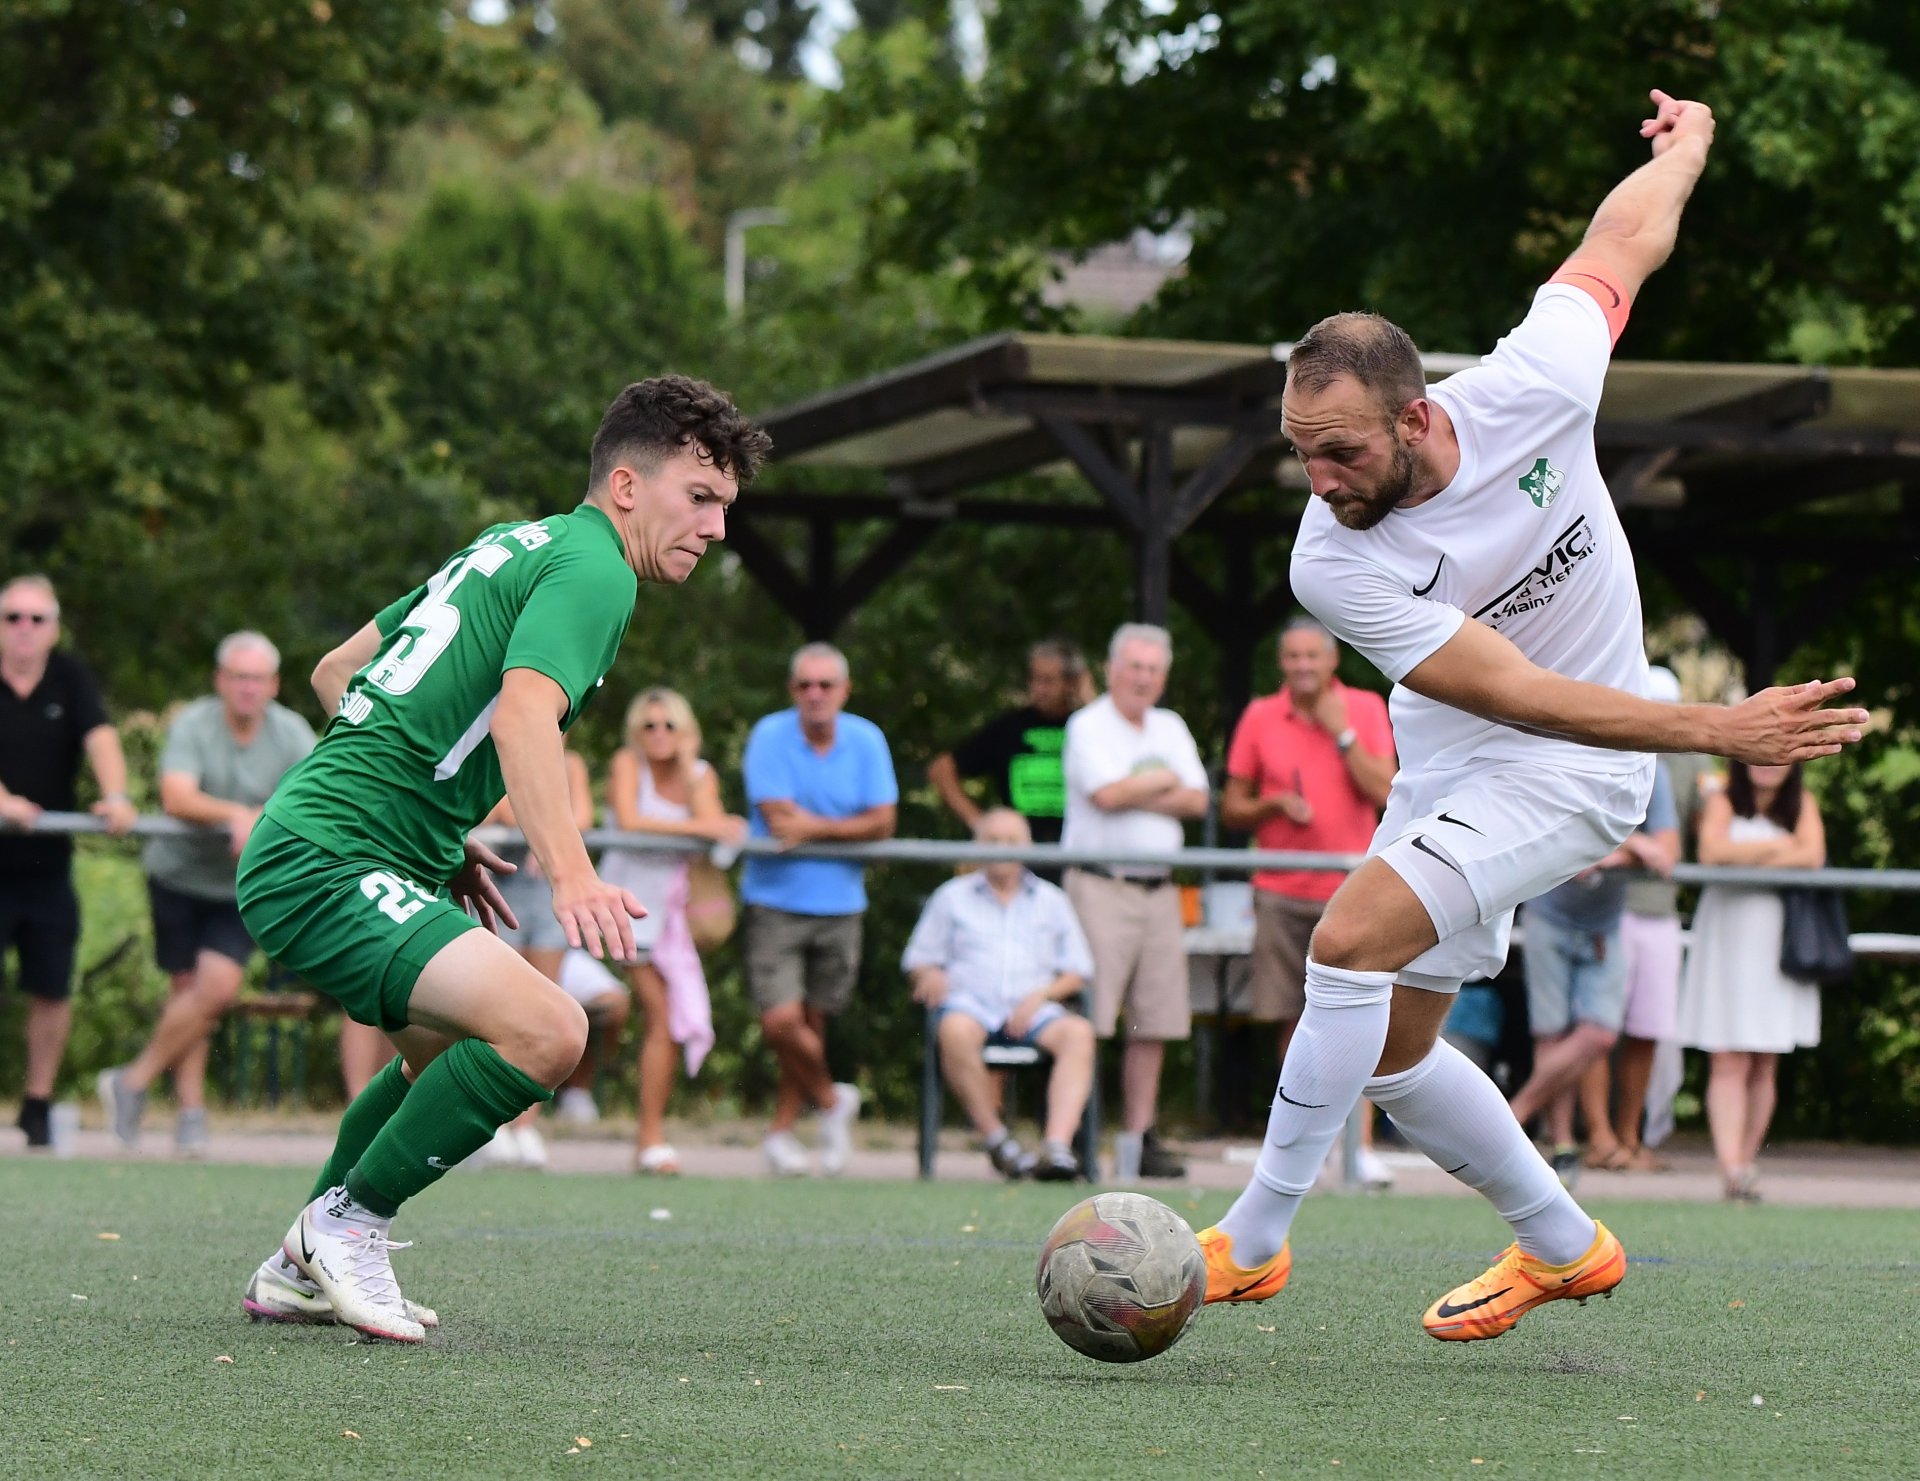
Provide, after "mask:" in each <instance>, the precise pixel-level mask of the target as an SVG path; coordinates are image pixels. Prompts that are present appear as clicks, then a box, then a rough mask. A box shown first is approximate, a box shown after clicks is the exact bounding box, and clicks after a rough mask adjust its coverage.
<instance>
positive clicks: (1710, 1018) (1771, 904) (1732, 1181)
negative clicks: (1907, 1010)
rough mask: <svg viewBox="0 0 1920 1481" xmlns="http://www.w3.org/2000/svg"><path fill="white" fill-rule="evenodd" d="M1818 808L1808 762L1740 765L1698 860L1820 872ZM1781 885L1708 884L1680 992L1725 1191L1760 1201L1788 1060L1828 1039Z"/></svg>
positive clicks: (1706, 829)
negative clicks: (1787, 956)
mask: <svg viewBox="0 0 1920 1481" xmlns="http://www.w3.org/2000/svg"><path fill="white" fill-rule="evenodd" d="M1826 861H1827V842H1826V833H1825V830H1824V829H1823V828H1822V826H1821V823H1820V809H1819V808H1818V807H1817V806H1816V805H1815V804H1814V800H1813V797H1812V795H1811V794H1810V793H1808V792H1807V791H1806V790H1805V789H1804V788H1803V787H1802V786H1801V778H1800V768H1799V766H1797V765H1795V766H1790V767H1789V766H1745V765H1742V764H1741V763H1740V762H1738V761H1735V762H1733V763H1731V765H1730V767H1729V770H1728V773H1727V786H1726V790H1725V791H1723V792H1721V793H1718V794H1717V795H1715V796H1713V797H1710V798H1708V799H1707V802H1706V805H1705V807H1704V808H1703V810H1702V811H1701V814H1700V862H1701V863H1702V864H1733V865H1741V866H1745V867H1748V868H1759V869H1818V868H1820V867H1821V866H1822V865H1824V864H1825V863H1826ZM1783 917H1784V911H1783V907H1782V905H1781V902H1780V893H1779V891H1778V890H1771V889H1765V888H1759V887H1754V886H1747V885H1719V884H1716V885H1708V886H1707V887H1706V888H1705V889H1703V890H1702V891H1701V892H1700V908H1699V909H1698V910H1696V911H1695V912H1694V917H1693V946H1692V950H1691V951H1690V952H1689V954H1688V957H1687V968H1686V975H1685V977H1684V978H1683V979H1682V982H1681V989H1680V1014H1679V1036H1680V1042H1681V1043H1682V1044H1684V1045H1686V1046H1687V1047H1688V1048H1691V1049H1701V1050H1705V1051H1706V1053H1707V1056H1708V1064H1709V1068H1708V1076H1707V1126H1708V1129H1709V1130H1710V1131H1711V1132H1712V1133H1713V1152H1714V1157H1715V1158H1716V1159H1717V1160H1718V1162H1719V1164H1720V1173H1721V1176H1722V1177H1723V1178H1725V1180H1726V1196H1727V1197H1728V1198H1730V1199H1734V1200H1737V1201H1740V1202H1757V1201H1758V1199H1759V1196H1760V1195H1759V1194H1758V1193H1757V1192H1756V1191H1755V1189H1754V1181H1755V1174H1754V1161H1755V1159H1756V1158H1757V1157H1758V1156H1759V1153H1760V1145H1761V1143H1762V1142H1764V1141H1765V1140H1766V1135H1767V1123H1768V1122H1769V1121H1771V1120H1772V1118H1773V1107H1774V1100H1775V1082H1776V1079H1777V1077H1778V1073H1779V1067H1780V1056H1781V1055H1782V1054H1789V1053H1791V1052H1792V1051H1793V1050H1795V1049H1799V1048H1810V1047H1811V1046H1813V1045H1815V1044H1817V1043H1819V1042H1820V992H1819V989H1818V988H1816V987H1814V986H1813V985H1812V984H1810V983H1805V982H1799V981H1796V980H1795V979H1794V978H1791V977H1789V976H1787V975H1786V974H1785V973H1784V972H1782V971H1781V970H1780V940H1781V934H1782V929H1783Z"/></svg>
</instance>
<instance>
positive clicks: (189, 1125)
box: [173, 1109, 210, 1159]
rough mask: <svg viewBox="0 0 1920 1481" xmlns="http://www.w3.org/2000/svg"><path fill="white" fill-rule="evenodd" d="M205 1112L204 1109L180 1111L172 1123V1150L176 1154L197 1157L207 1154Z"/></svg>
mask: <svg viewBox="0 0 1920 1481" xmlns="http://www.w3.org/2000/svg"><path fill="white" fill-rule="evenodd" d="M209 1140H210V1138H209V1136H208V1134H207V1113H206V1112H205V1111H204V1110H198V1109H196V1110H191V1111H182V1112H181V1113H180V1118H179V1120H177V1121H175V1122H174V1124H173V1150H174V1152H175V1154H176V1155H178V1156H181V1157H189V1158H194V1159H199V1158H202V1157H205V1156H206V1155H207V1144H208V1142H209Z"/></svg>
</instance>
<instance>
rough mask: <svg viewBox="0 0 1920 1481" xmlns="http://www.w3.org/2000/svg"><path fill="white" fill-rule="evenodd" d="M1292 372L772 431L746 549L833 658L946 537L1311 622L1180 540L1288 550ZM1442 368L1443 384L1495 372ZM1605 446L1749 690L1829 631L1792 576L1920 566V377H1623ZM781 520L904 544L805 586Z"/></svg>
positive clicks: (1669, 569)
mask: <svg viewBox="0 0 1920 1481" xmlns="http://www.w3.org/2000/svg"><path fill="white" fill-rule="evenodd" d="M1289 349H1290V346H1288V345H1286V344H1278V345H1260V344H1224V343H1202V342H1192V341H1182V340H1147V339H1119V338H1106V337H1098V336H1082V335H1052V334H996V335H991V336H987V337H985V338H981V339H976V340H972V341H969V342H967V343H965V344H962V345H958V346H956V347H954V348H951V349H948V350H944V351H941V352H940V353H937V354H934V355H929V356H927V357H926V358H924V359H921V360H917V361H914V362H912V363H910V364H907V365H903V366H900V367H899V368H897V369H894V370H890V371H887V372H884V373H882V374H879V375H874V376H869V377H867V378H866V379H864V380H859V381H855V382H852V383H850V384H848V385H845V386H841V387H837V388H835V389H833V390H830V391H826V392H823V393H821V394H819V395H816V396H812V397H809V398H807V399H806V400H804V401H800V402H796V403H794V404H792V405H790V406H785V407H782V408H780V409H779V410H777V411H775V412H773V413H772V414H771V415H769V416H767V417H765V418H764V419H763V422H764V425H765V426H766V427H767V429H768V430H769V431H770V432H771V433H772V434H773V439H774V454H773V459H774V461H773V464H772V468H771V470H770V472H771V475H772V476H771V477H769V479H768V480H767V488H766V490H765V491H764V492H759V491H757V492H756V494H755V496H754V498H753V499H752V500H751V501H750V502H749V504H748V505H747V506H743V507H744V508H745V510H746V512H747V514H748V518H747V519H746V520H744V521H741V524H742V525H744V526H745V527H746V528H745V529H744V530H743V531H742V533H743V534H744V535H745V536H746V538H745V540H744V541H741V540H739V539H738V538H737V537H736V540H735V541H734V542H730V543H735V544H736V546H737V548H738V549H739V551H740V554H741V555H742V557H743V559H744V560H745V562H746V564H747V565H748V567H749V569H751V570H753V571H754V573H755V575H756V576H759V577H760V578H761V579H762V580H763V581H765V582H766V583H767V584H768V585H769V588H770V589H771V590H773V592H774V595H775V596H776V598H777V599H779V600H781V601H782V602H783V604H785V605H787V606H788V607H789V609H790V610H792V611H793V612H794V613H795V615H796V616H797V617H799V618H800V619H801V620H802V622H803V624H804V625H806V626H807V627H808V628H809V630H810V631H811V632H814V633H815V634H816V635H824V634H825V633H826V632H830V631H831V629H832V628H833V627H834V626H836V625H837V623H838V622H839V620H841V619H842V618H844V617H845V616H846V615H847V614H848V613H849V612H850V611H852V610H853V608H854V606H857V604H858V603H859V602H860V601H863V600H864V599H865V597H866V596H867V595H870V594H871V591H872V589H873V588H874V587H875V586H877V585H878V583H879V582H880V581H883V580H885V579H886V577H887V575H888V574H890V572H891V571H892V570H894V569H897V568H898V567H899V565H901V564H903V563H904V561H905V560H906V559H908V558H910V556H911V554H912V552H913V550H914V549H917V548H918V546H919V545H920V544H921V543H924V541H925V540H926V539H928V538H931V537H932V535H933V534H934V533H935V532H936V531H937V529H938V528H939V527H940V526H941V525H942V524H943V523H945V522H950V521H952V520H955V519H972V520H1006V521H1020V522H1027V523H1045V522H1051V523H1061V524H1097V525H1105V526H1108V527H1110V528H1116V529H1118V530H1120V531H1122V532H1123V533H1125V534H1126V535H1127V536H1128V537H1129V538H1130V539H1131V540H1132V542H1133V545H1134V551H1135V568H1136V609H1137V612H1138V615H1140V616H1141V617H1143V618H1145V619H1147V620H1153V621H1164V620H1165V617H1166V613H1167V610H1168V605H1169V603H1170V601H1173V600H1179V601H1180V602H1181V603H1182V604H1183V605H1186V606H1188V607H1190V608H1193V609H1194V610H1195V611H1196V613H1197V614H1198V615H1199V616H1200V617H1201V618H1202V620H1203V621H1205V622H1206V623H1207V625H1208V626H1209V627H1211V628H1215V629H1216V630H1217V629H1218V628H1220V627H1221V626H1222V625H1223V624H1229V623H1231V624H1239V625H1245V624H1249V623H1251V624H1252V625H1254V627H1255V629H1256V631H1264V630H1265V628H1267V627H1271V626H1272V625H1273V623H1274V622H1276V621H1277V620H1278V619H1279V617H1280V616H1282V615H1284V612H1285V610H1286V608H1287V607H1288V606H1289V605H1290V604H1291V594H1290V593H1289V592H1287V591H1286V590H1285V589H1284V583H1282V586H1281V588H1280V589H1278V590H1272V591H1267V592H1250V591H1245V590H1234V589H1233V587H1234V586H1235V584H1236V583H1235V581H1234V579H1233V578H1232V576H1231V575H1230V576H1229V578H1228V581H1227V589H1225V590H1222V589H1219V588H1218V587H1211V588H1209V587H1207V586H1206V584H1205V583H1203V582H1201V581H1200V580H1199V578H1198V577H1197V576H1196V575H1195V574H1194V572H1193V570H1192V568H1191V567H1190V565H1189V564H1188V563H1186V562H1184V561H1183V560H1182V559H1181V557H1180V554H1179V551H1178V549H1177V543H1178V542H1179V541H1181V540H1182V539H1183V538H1184V537H1186V536H1188V535H1189V534H1190V533H1205V532H1207V531H1208V530H1209V529H1213V530H1215V531H1217V532H1219V533H1226V532H1227V530H1228V529H1229V527H1231V529H1232V530H1233V531H1234V533H1235V536H1236V538H1240V537H1244V536H1245V535H1246V533H1247V532H1248V531H1249V530H1253V531H1257V532H1258V533H1259V534H1260V535H1261V536H1262V538H1263V539H1264V538H1266V537H1268V536H1271V537H1272V538H1276V539H1279V540H1281V541H1283V542H1285V541H1287V540H1290V538H1291V535H1292V531H1293V529H1294V527H1295V526H1296V524H1297V522H1298V516H1299V510H1300V508H1301V507H1302V505H1303V504H1304V501H1305V498H1306V490H1305V484H1304V481H1303V478H1302V476H1301V475H1300V473H1299V470H1298V469H1297V468H1296V467H1295V466H1294V465H1293V463H1292V461H1291V459H1289V458H1287V456H1286V453H1287V448H1286V443H1285V440H1284V438H1283V437H1282V435H1281V432H1280V424H1279V401H1280V393H1281V390H1282V389H1283V387H1284V385H1285V381H1286V360H1287V354H1288V351H1289ZM1425 359H1426V365H1427V372H1428V379H1429V380H1430V381H1432V380H1439V379H1443V378H1444V377H1445V376H1447V375H1450V374H1453V373H1454V372H1456V371H1458V370H1460V369H1463V368H1465V367H1466V366H1469V365H1472V364H1474V363H1475V360H1476V357H1474V356H1469V355H1447V354H1435V355H1429V356H1427V357H1425ZM1595 443H1596V448H1597V451H1598V454H1599V458H1600V466H1601V469H1602V471H1603V473H1605V474H1606V476H1607V479H1608V482H1609V485H1610V486H1611V488H1612V490H1613V493H1614V498H1615V502H1616V504H1617V505H1618V507H1619V508H1620V510H1621V513H1622V518H1623V520H1624V522H1625V523H1626V525H1627V527H1628V530H1629V533H1630V535H1631V536H1632V538H1633V541H1634V544H1635V548H1636V550H1637V551H1639V552H1640V554H1641V559H1642V562H1643V564H1651V565H1652V566H1653V567H1654V568H1656V569H1658V570H1659V571H1660V572H1661V574H1662V575H1663V576H1665V577H1666V578H1667V579H1668V580H1669V581H1671V582H1672V583H1673V584H1674V585H1675V587H1676V588H1677V589H1678V590H1679V592H1680V594H1681V596H1682V597H1683V599H1685V600H1686V601H1687V602H1688V603H1689V604H1690V605H1692V606H1693V607H1694V608H1695V609H1696V610H1698V611H1699V612H1700V614H1701V615H1702V616H1703V617H1704V618H1706V620H1707V621H1708V623H1709V624H1710V625H1711V626H1712V627H1713V628H1714V629H1715V631H1716V632H1717V633H1718V634H1719V635H1720V636H1721V637H1722V638H1723V639H1724V640H1726V641H1728V642H1729V643H1730V644H1731V645H1732V646H1733V647H1734V648H1735V649H1736V651H1738V652H1740V654H1741V656H1742V657H1743V659H1744V660H1745V661H1746V664H1747V668H1748V671H1749V677H1750V681H1752V680H1755V679H1758V678H1763V677H1765V676H1766V675H1768V674H1770V673H1771V670H1772V667H1773V665H1774V663H1775V662H1776V661H1777V660H1778V658H1779V657H1781V656H1782V655H1784V654H1785V653H1786V652H1788V651H1790V650H1791V648H1792V647H1794V646H1796V645H1797V642H1798V641H1800V640H1801V639H1803V638H1804V637H1805V636H1807V635H1808V632H1809V631H1810V627H1809V624H1810V623H1812V622H1814V621H1816V620H1820V619H1821V618H1822V617H1823V616H1824V614H1825V612H1826V611H1827V609H1828V605H1829V604H1827V603H1825V602H1822V601H1821V600H1820V599H1819V597H1818V595H1817V594H1808V595H1807V596H1806V597H1805V599H1804V600H1802V601H1800V602H1799V603H1798V605H1797V607H1795V604H1793V603H1788V604H1786V605H1787V607H1790V608H1795V609H1794V610H1783V608H1782V602H1781V593H1782V591H1783V587H1782V584H1781V579H1780V577H1781V571H1782V568H1783V566H1787V565H1792V564H1796V563H1797V564H1798V565H1807V564H1808V563H1809V562H1811V563H1814V564H1819V563H1820V562H1825V563H1826V565H1827V566H1829V567H1832V566H1836V565H1837V566H1839V567H1841V568H1844V569H1845V570H1846V571H1848V572H1849V573H1851V575H1852V576H1854V577H1856V578H1857V576H1858V575H1859V574H1860V573H1861V571H1862V569H1863V565H1864V566H1869V567H1872V568H1874V569H1878V568H1881V567H1884V566H1885V565H1886V564H1887V563H1889V562H1891V561H1894V560H1902V561H1911V560H1912V559H1914V558H1915V557H1916V555H1920V499H1917V498H1916V490H1920V370H1864V369H1826V368H1820V367H1807V366H1795V365H1759V364H1704V363H1687V362H1673V361H1657V362H1656V361H1633V360H1623V361H1616V362H1615V363H1614V364H1613V366H1612V367H1611V369H1610V371H1609V373H1608V377H1607V383H1606V390H1605V394H1604V397H1603V400H1602V403H1601V406H1600V415H1599V419H1598V424H1597V426H1596V432H1595ZM789 470H791V474H792V476H790V477H789V476H784V475H786V474H787V473H788V471H789ZM803 470H804V471H803ZM1049 474H1051V475H1056V476H1059V477H1060V478H1061V480H1062V484H1061V497H1059V498H1057V499H1055V498H1053V497H1052V496H1051V495H1046V496H1042V497H1040V498H1039V499H1038V500H1036V498H1035V496H1034V495H1033V492H1032V490H1031V489H1030V488H1029V489H1028V490H1026V491H1025V492H1024V493H1023V496H1022V497H1021V498H1019V499H1017V500H1015V499H997V500H988V499H981V498H978V497H972V496H970V495H969V491H972V490H979V489H982V488H984V487H985V486H987V485H991V484H994V483H998V482H1001V481H1004V480H1007V479H1012V478H1016V477H1028V476H1032V475H1049ZM836 475H843V476H844V482H842V479H841V478H839V477H836ZM1276 477H1277V484H1276ZM835 483H838V484H841V487H839V488H837V489H835V490H832V491H827V492H822V491H821V487H822V485H823V484H835ZM849 488H852V489H857V490H858V492H850V491H849ZM1088 489H1090V490H1091V492H1092V494H1093V496H1094V497H1092V498H1089V497H1088V496H1087V492H1086V491H1087V490H1088ZM1230 495H1232V496H1234V497H1226V496H1230ZM1843 496H1848V497H1853V498H1854V499H1855V500H1856V502H1857V503H1860V507H1858V508H1855V509H1852V510H1851V511H1850V517H1849V518H1848V519H1847V520H1845V521H1838V520H1831V519H1821V518H1819V517H1818V512H1817V511H1815V510H1814V508H1813V506H1815V505H1817V504H1819V503H1821V501H1825V500H1832V499H1835V498H1837V497H1843ZM1862 501H1864V502H1862ZM1216 506H1220V507H1218V508H1216ZM782 517H787V518H795V517H798V518H805V519H807V520H809V521H810V522H811V523H812V524H813V525H814V528H815V530H816V531H818V530H820V529H821V528H822V526H823V524H824V525H827V526H830V525H831V524H832V523H833V522H834V521H835V520H837V519H841V518H859V519H873V518H876V517H880V518H889V519H892V520H894V521H895V522H896V523H895V528H894V531H893V533H892V534H891V535H889V536H888V537H886V539H884V540H882V541H881V542H880V544H879V545H877V546H876V547H875V548H874V549H873V550H871V551H869V552H868V554H867V556H866V557H865V558H863V560H862V562H861V563H860V565H859V566H858V567H855V568H854V569H853V570H851V571H848V572H840V571H838V570H837V569H836V568H835V567H834V562H833V559H832V553H831V550H829V552H828V559H826V560H825V561H821V560H819V559H815V560H814V561H813V562H812V564H811V567H810V569H809V571H808V573H806V574H805V575H801V574H798V573H796V572H794V570H793V568H792V567H791V566H790V565H788V564H787V563H786V562H785V560H784V557H782V556H780V555H779V553H778V552H777V551H774V550H772V549H771V548H770V547H768V546H766V545H765V544H764V543H763V542H761V541H759V540H758V539H757V538H756V537H755V535H754V534H753V531H752V527H753V526H754V525H756V524H758V523H759V521H761V520H763V519H778V518H782ZM827 538H828V540H829V542H830V540H831V535H830V534H829V535H828V536H827ZM1729 562H1731V563H1732V565H1731V566H1729V564H1728V563H1729ZM1801 584H1803V585H1804V583H1801ZM1762 609H1764V610H1762Z"/></svg>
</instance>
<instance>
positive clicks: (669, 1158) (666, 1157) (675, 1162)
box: [633, 1142, 680, 1178]
mask: <svg viewBox="0 0 1920 1481" xmlns="http://www.w3.org/2000/svg"><path fill="white" fill-rule="evenodd" d="M633 1170H634V1171H635V1172H637V1173H647V1174H651V1175H652V1176H654V1177H662V1178H671V1177H675V1176H678V1174H679V1172H680V1154H679V1153H678V1152H676V1151H674V1150H673V1148H672V1147H670V1146H668V1145H667V1144H666V1143H665V1142H655V1143H654V1144H653V1145H652V1146H651V1147H642V1148H641V1149H640V1150H639V1151H638V1152H636V1153H634V1154H633Z"/></svg>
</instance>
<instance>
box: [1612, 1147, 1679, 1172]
mask: <svg viewBox="0 0 1920 1481" xmlns="http://www.w3.org/2000/svg"><path fill="white" fill-rule="evenodd" d="M1624 1166H1625V1167H1626V1170H1627V1171H1628V1172H1672V1171H1673V1164H1672V1163H1671V1162H1669V1161H1667V1159H1666V1158H1664V1157H1660V1156H1656V1155H1655V1154H1654V1150H1653V1148H1651V1147H1635V1148H1634V1149H1633V1150H1632V1151H1631V1152H1629V1153H1628V1154H1627V1160H1626V1162H1625V1164H1624Z"/></svg>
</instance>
